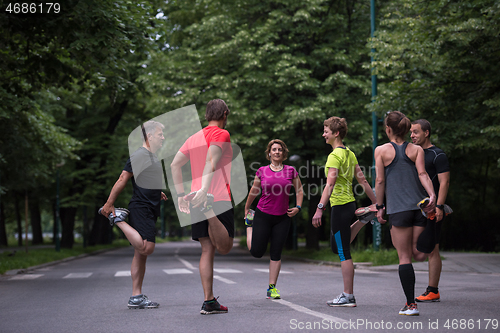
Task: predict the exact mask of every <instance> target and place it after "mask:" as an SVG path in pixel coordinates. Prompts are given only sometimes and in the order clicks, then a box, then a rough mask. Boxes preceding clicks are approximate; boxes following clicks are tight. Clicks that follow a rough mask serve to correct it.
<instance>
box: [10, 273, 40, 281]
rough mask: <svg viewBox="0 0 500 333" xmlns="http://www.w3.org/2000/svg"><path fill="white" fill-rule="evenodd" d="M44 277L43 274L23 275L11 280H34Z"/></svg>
mask: <svg viewBox="0 0 500 333" xmlns="http://www.w3.org/2000/svg"><path fill="white" fill-rule="evenodd" d="M40 276H43V274H21V275H16V276H13V277H11V278H10V279H9V280H34V279H37V278H39V277H40Z"/></svg>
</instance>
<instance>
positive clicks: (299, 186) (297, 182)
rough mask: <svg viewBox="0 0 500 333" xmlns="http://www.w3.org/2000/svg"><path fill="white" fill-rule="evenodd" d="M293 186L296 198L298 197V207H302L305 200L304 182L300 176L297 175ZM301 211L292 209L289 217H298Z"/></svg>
mask: <svg viewBox="0 0 500 333" xmlns="http://www.w3.org/2000/svg"><path fill="white" fill-rule="evenodd" d="M293 186H294V187H295V196H296V197H297V198H296V202H297V206H302V200H304V191H303V190H302V182H301V181H300V178H299V176H298V175H297V177H295V178H294V179H293ZM299 211H300V210H299V209H298V208H297V207H293V208H290V209H288V212H287V214H288V216H290V217H293V216H295V215H297V214H298V213H299Z"/></svg>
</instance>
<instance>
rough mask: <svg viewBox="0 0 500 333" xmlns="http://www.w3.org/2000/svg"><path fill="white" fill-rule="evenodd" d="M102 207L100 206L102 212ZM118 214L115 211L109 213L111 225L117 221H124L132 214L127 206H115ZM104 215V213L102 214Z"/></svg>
mask: <svg viewBox="0 0 500 333" xmlns="http://www.w3.org/2000/svg"><path fill="white" fill-rule="evenodd" d="M101 211H102V207H101V208H99V211H98V213H99V214H101ZM115 213H116V215H113V213H109V216H106V217H107V218H108V220H109V225H111V226H113V225H114V224H115V223H117V222H123V221H125V219H126V218H127V216H128V214H130V212H129V210H128V209H125V208H115ZM101 215H102V214H101Z"/></svg>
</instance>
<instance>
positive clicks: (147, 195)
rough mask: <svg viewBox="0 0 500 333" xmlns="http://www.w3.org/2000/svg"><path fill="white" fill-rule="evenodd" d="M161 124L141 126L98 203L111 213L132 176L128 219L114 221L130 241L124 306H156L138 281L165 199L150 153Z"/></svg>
mask: <svg viewBox="0 0 500 333" xmlns="http://www.w3.org/2000/svg"><path fill="white" fill-rule="evenodd" d="M163 128H164V126H163V125H162V124H161V123H159V122H156V121H148V122H146V123H144V125H143V127H142V132H143V136H144V138H143V145H142V147H140V148H139V149H137V150H136V151H135V152H134V153H133V154H132V155H131V156H130V158H129V159H128V161H127V163H126V165H125V167H124V168H123V171H122V173H121V175H120V178H118V180H117V181H116V183H115V185H114V186H113V188H112V190H111V193H110V194H109V198H108V201H107V202H106V204H105V205H104V206H103V207H102V210H101V214H102V215H104V216H106V217H108V216H109V214H110V213H113V215H115V216H116V214H115V207H114V203H115V201H116V198H117V197H118V195H119V194H120V193H121V192H122V191H123V189H124V188H125V185H126V184H127V182H128V180H129V179H132V186H133V195H132V199H131V200H130V203H129V206H128V208H129V210H130V215H129V222H130V224H128V223H127V222H125V221H121V222H116V223H115V224H116V226H118V228H120V229H121V230H122V231H123V233H124V234H125V237H127V239H128V241H129V242H130V244H131V245H132V246H133V247H134V258H133V259H132V266H131V276H132V296H131V297H130V299H129V302H128V307H129V308H131V309H145V308H157V307H158V306H159V304H158V303H156V302H152V301H150V300H149V299H148V297H147V296H145V295H143V294H142V281H143V280H144V274H145V273H146V260H147V257H148V255H150V254H152V253H153V251H154V248H155V236H156V227H155V224H156V220H157V218H158V216H159V215H160V201H161V200H167V196H166V195H165V194H164V193H163V192H162V191H161V189H160V188H161V185H162V168H161V163H160V161H159V160H158V158H157V157H156V156H155V155H154V153H155V152H156V151H157V150H158V149H160V148H161V146H162V144H163V140H164V139H165V138H164V137H163Z"/></svg>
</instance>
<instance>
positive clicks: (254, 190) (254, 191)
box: [245, 176, 261, 218]
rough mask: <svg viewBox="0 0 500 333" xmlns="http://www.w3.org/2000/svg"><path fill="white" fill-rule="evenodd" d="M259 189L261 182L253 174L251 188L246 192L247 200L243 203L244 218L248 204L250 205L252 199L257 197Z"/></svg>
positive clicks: (248, 208)
mask: <svg viewBox="0 0 500 333" xmlns="http://www.w3.org/2000/svg"><path fill="white" fill-rule="evenodd" d="M260 191H261V184H260V179H259V177H257V176H255V179H254V180H253V184H252V188H251V189H250V192H249V193H248V197H247V202H246V204H245V218H246V216H247V215H248V211H249V210H250V206H252V203H253V201H254V200H255V198H257V197H258V196H259V194H260Z"/></svg>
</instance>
